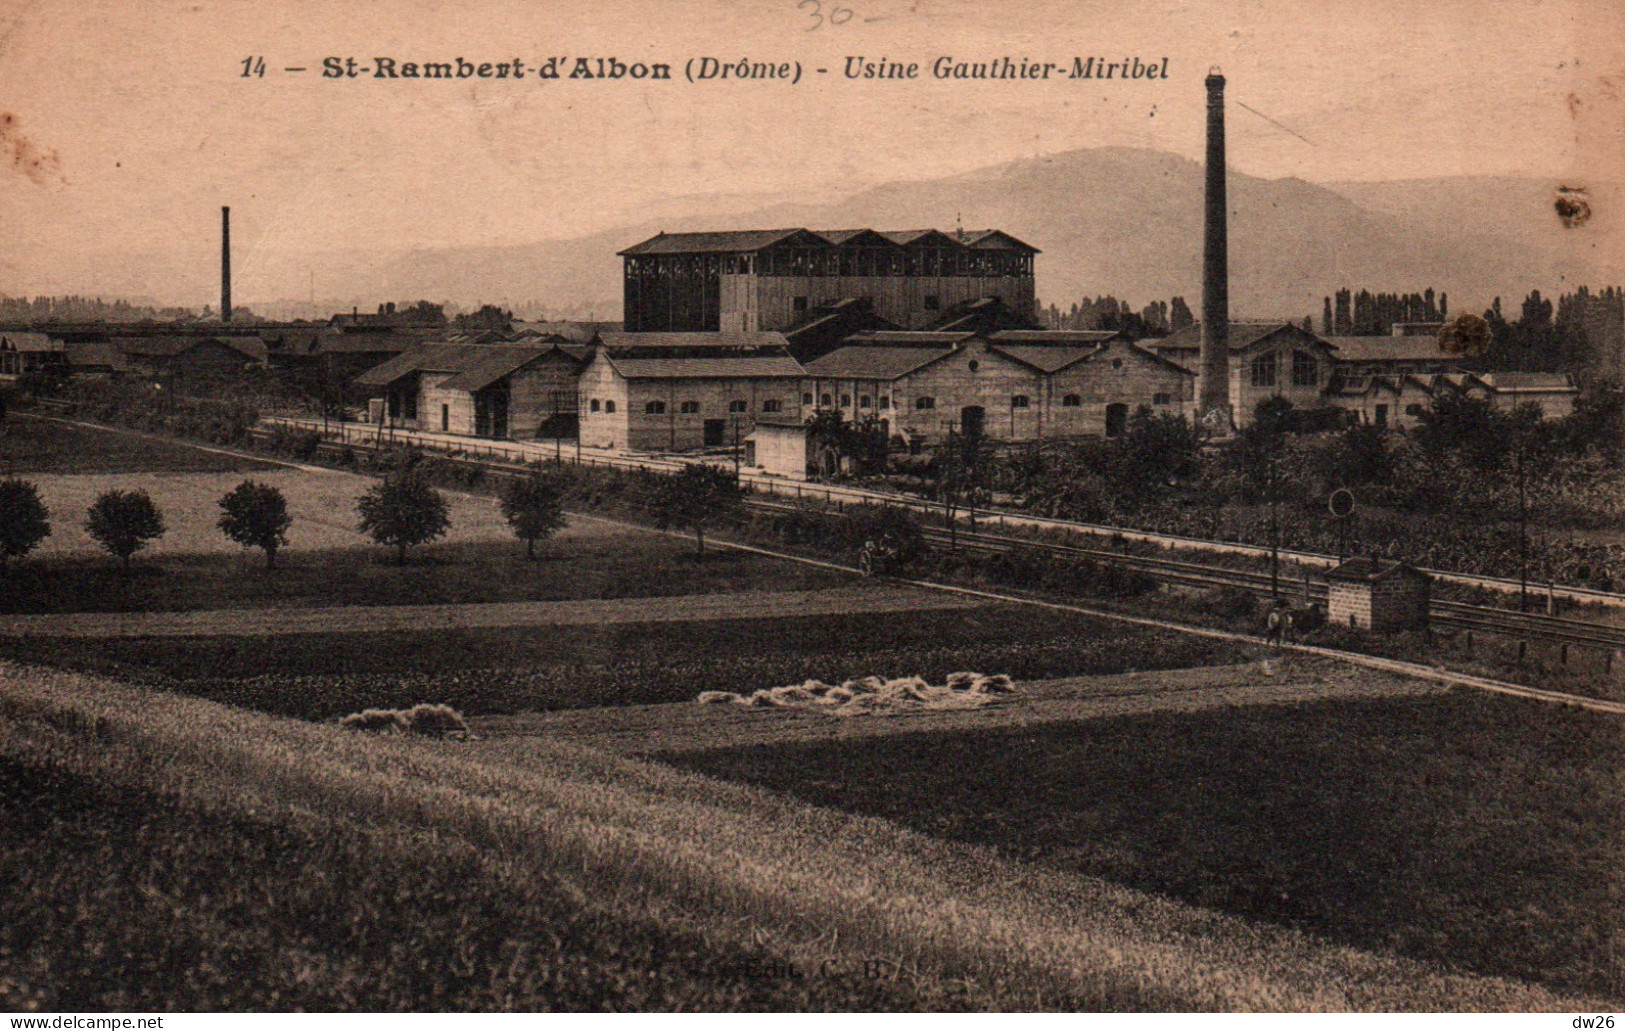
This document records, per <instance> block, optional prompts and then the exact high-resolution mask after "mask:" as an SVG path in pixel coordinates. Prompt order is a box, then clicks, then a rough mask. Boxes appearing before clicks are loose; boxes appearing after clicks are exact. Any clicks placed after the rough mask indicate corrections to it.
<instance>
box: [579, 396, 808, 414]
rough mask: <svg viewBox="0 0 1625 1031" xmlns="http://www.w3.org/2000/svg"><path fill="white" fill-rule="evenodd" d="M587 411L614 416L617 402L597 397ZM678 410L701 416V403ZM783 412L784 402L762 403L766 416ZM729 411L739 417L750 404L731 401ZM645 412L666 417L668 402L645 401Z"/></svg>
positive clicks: (682, 403) (686, 403) (688, 403)
mask: <svg viewBox="0 0 1625 1031" xmlns="http://www.w3.org/2000/svg"><path fill="white" fill-rule="evenodd" d="M587 410H588V411H590V412H599V411H602V412H604V413H605V414H606V415H612V414H614V412H615V402H614V401H602V402H601V401H600V400H599V399H598V398H596V397H595V398H593V399H592V400H590V401H588V402H587ZM677 410H678V412H680V413H681V414H683V415H698V414H700V403H699V402H698V401H680V402H678V405H677ZM783 410H784V402H783V401H781V400H779V399H778V398H776V397H770V398H768V399H767V400H765V401H763V402H762V411H763V412H764V413H765V414H770V415H771V414H774V413H776V412H782V411H783ZM728 411H729V413H730V414H734V415H739V414H742V413H745V412H749V411H750V402H749V401H744V400H734V401H729V402H728ZM643 412H644V414H645V415H664V414H666V402H664V401H645V402H644V403H643Z"/></svg>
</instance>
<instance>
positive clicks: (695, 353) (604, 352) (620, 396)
mask: <svg viewBox="0 0 1625 1031" xmlns="http://www.w3.org/2000/svg"><path fill="white" fill-rule="evenodd" d="M804 375H805V370H804V369H803V368H802V366H801V363H800V362H798V361H796V360H795V359H794V358H793V357H791V356H790V351H789V345H788V343H787V342H786V341H785V339H784V336H783V334H780V333H605V334H603V337H602V341H601V344H600V346H599V348H598V350H597V351H596V353H595V354H594V355H593V357H592V360H591V361H590V362H588V363H587V366H586V368H585V369H583V370H582V373H581V379H580V387H579V389H580V398H581V400H580V404H581V408H580V412H581V442H582V444H583V445H585V446H587V447H602V448H628V449H631V450H636V451H690V450H694V449H696V448H706V447H727V446H733V445H735V444H740V443H742V442H743V441H744V440H745V438H746V437H748V436H749V435H750V432H751V431H752V430H753V429H755V427H756V419H757V418H758V417H759V416H768V417H774V418H784V419H792V420H798V421H799V420H800V419H801V417H802V405H801V399H800V397H799V394H798V388H799V387H800V385H801V379H802V377H803V376H804Z"/></svg>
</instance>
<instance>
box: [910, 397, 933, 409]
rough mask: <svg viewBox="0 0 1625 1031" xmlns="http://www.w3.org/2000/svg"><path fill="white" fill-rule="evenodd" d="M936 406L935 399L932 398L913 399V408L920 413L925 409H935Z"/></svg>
mask: <svg viewBox="0 0 1625 1031" xmlns="http://www.w3.org/2000/svg"><path fill="white" fill-rule="evenodd" d="M936 406H937V399H936V398H934V397H916V398H915V399H914V407H915V408H916V409H918V410H919V411H922V412H923V411H925V410H926V409H927V408H935V407H936Z"/></svg>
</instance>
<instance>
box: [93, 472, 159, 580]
mask: <svg viewBox="0 0 1625 1031" xmlns="http://www.w3.org/2000/svg"><path fill="white" fill-rule="evenodd" d="M87 515H88V518H87V519H86V520H85V529H86V530H87V531H89V533H90V535H91V536H92V537H94V538H96V540H97V541H99V542H101V546H102V547H104V548H106V549H107V550H108V551H109V552H111V553H112V554H114V555H116V556H118V557H119V558H120V559H121V560H123V562H124V568H126V569H128V568H129V567H130V556H131V555H134V554H135V553H136V552H138V551H140V550H141V549H142V548H144V547H146V546H147V542H148V541H153V540H157V539H158V538H159V537H162V536H163V535H164V517H163V513H161V512H159V511H158V506H157V505H154V504H153V503H152V499H151V498H149V497H148V496H147V492H146V491H144V490H110V491H106V492H104V493H103V494H102V495H101V496H100V497H98V498H97V499H96V502H95V504H93V505H91V506H90V511H89V513H87Z"/></svg>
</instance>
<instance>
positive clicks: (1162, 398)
mask: <svg viewBox="0 0 1625 1031" xmlns="http://www.w3.org/2000/svg"><path fill="white" fill-rule="evenodd" d="M1173 399H1174V396H1173V395H1172V394H1152V395H1151V403H1152V404H1154V405H1165V404H1169V403H1171V402H1172V401H1173Z"/></svg>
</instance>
